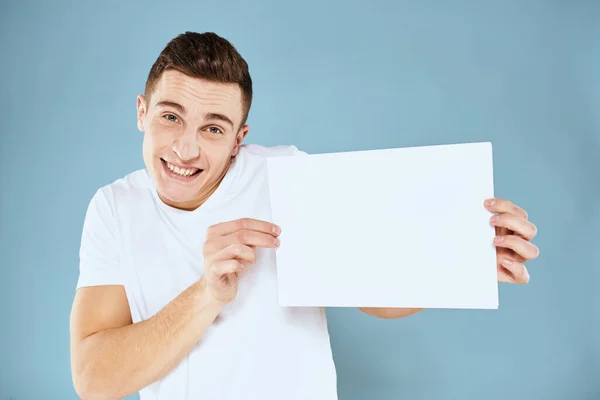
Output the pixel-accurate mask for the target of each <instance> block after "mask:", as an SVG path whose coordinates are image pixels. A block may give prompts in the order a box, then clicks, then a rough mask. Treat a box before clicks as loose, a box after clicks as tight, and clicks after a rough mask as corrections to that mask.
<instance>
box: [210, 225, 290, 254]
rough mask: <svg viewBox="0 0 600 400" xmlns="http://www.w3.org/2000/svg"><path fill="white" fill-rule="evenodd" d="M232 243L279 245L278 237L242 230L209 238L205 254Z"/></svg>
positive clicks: (256, 245)
mask: <svg viewBox="0 0 600 400" xmlns="http://www.w3.org/2000/svg"><path fill="white" fill-rule="evenodd" d="M232 244H243V245H246V246H254V247H265V248H275V247H279V244H280V241H279V239H278V238H276V237H274V236H272V235H270V234H267V233H262V232H257V231H250V230H242V231H237V232H234V233H230V234H229V235H226V236H223V237H218V238H217V239H211V240H207V241H206V242H205V243H204V248H203V251H204V254H211V253H215V252H218V251H220V250H222V249H224V248H225V247H227V246H230V245H232Z"/></svg>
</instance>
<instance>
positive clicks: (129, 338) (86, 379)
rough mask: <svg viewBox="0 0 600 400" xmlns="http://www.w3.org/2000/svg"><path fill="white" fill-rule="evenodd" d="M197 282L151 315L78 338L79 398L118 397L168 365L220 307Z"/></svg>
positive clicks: (143, 384)
mask: <svg viewBox="0 0 600 400" xmlns="http://www.w3.org/2000/svg"><path fill="white" fill-rule="evenodd" d="M203 291H204V289H203V288H202V284H201V282H197V283H196V284H194V285H192V286H190V287H189V288H188V289H187V290H185V291H184V292H183V293H182V294H181V295H179V296H178V297H177V298H175V299H174V300H173V301H172V302H170V303H169V304H168V305H167V306H166V307H165V308H163V309H162V310H161V311H160V312H158V313H157V314H156V315H154V316H153V317H152V318H150V319H148V320H145V321H142V322H139V323H135V324H132V325H128V326H125V327H122V328H117V329H107V330H104V331H100V332H97V333H95V334H93V335H90V336H88V337H86V338H85V339H82V342H81V343H80V344H79V347H78V352H79V354H78V356H77V359H78V360H80V361H81V362H80V363H79V365H78V366H76V367H77V371H78V373H77V374H76V378H75V380H76V382H74V383H75V385H76V387H78V392H80V391H81V392H82V394H83V395H84V396H85V400H87V399H94V398H102V399H106V398H115V399H120V398H123V397H126V396H128V395H130V394H133V393H136V392H138V391H139V390H140V389H142V388H144V387H146V386H148V385H149V384H151V383H153V382H155V381H157V380H159V379H160V378H162V377H163V376H164V375H166V374H167V373H168V372H169V371H170V370H172V369H173V368H174V367H175V366H176V365H177V364H178V363H179V362H180V361H181V359H182V358H183V357H184V356H185V355H186V354H187V353H188V352H189V351H191V349H192V348H193V347H194V346H195V345H196V343H198V341H199V340H200V338H201V337H202V335H204V333H205V332H206V331H207V329H208V328H209V326H210V325H211V324H212V323H213V322H214V320H215V318H216V317H217V315H218V314H219V312H220V310H221V306H219V305H216V304H213V303H212V302H209V301H208V300H206V297H205V296H204V293H203Z"/></svg>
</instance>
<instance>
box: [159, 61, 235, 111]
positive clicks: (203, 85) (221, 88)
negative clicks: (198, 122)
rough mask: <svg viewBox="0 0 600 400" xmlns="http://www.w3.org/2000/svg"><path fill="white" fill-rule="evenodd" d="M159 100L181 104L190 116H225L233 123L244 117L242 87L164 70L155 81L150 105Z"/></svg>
mask: <svg viewBox="0 0 600 400" xmlns="http://www.w3.org/2000/svg"><path fill="white" fill-rule="evenodd" d="M160 101H171V102H175V103H178V104H181V105H182V106H183V107H184V108H185V110H186V112H187V113H188V114H194V115H202V114H206V113H225V114H226V115H227V116H229V117H230V118H231V119H232V120H240V119H241V118H242V91H241V89H240V87H239V85H237V84H235V83H218V82H211V81H208V80H205V79H200V78H193V77H190V76H188V75H185V74H183V73H181V72H179V71H173V70H168V71H165V72H164V73H163V74H162V76H161V77H160V79H159V80H158V81H157V82H156V85H155V87H154V91H153V92H152V95H151V103H152V105H155V104H157V103H158V102H160Z"/></svg>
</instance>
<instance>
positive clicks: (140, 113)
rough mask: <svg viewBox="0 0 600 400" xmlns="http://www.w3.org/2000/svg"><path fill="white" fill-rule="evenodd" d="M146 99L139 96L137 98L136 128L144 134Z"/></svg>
mask: <svg viewBox="0 0 600 400" xmlns="http://www.w3.org/2000/svg"><path fill="white" fill-rule="evenodd" d="M146 111H147V109H146V98H145V97H144V95H142V94H140V95H138V97H137V127H138V129H139V130H140V132H144V117H145V116H146Z"/></svg>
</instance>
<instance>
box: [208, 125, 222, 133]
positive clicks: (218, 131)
mask: <svg viewBox="0 0 600 400" xmlns="http://www.w3.org/2000/svg"><path fill="white" fill-rule="evenodd" d="M208 131H209V132H210V133H213V134H215V135H222V134H223V131H222V130H221V129H219V128H217V127H216V126H211V127H210V128H208Z"/></svg>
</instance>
